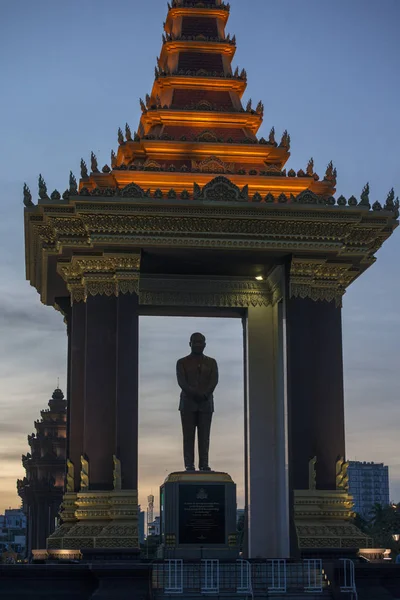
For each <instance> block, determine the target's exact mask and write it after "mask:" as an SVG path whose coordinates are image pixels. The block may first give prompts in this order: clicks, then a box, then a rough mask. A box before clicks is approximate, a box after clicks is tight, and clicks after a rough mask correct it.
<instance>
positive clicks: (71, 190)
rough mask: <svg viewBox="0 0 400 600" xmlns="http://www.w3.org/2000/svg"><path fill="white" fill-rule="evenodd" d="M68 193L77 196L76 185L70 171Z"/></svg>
mask: <svg viewBox="0 0 400 600" xmlns="http://www.w3.org/2000/svg"><path fill="white" fill-rule="evenodd" d="M69 193H70V194H72V195H77V194H78V184H77V181H76V178H75V175H74V174H73V173H72V171H70V172H69Z"/></svg>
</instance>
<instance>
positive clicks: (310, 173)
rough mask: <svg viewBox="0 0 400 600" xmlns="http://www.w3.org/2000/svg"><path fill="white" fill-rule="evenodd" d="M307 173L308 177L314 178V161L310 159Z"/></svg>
mask: <svg viewBox="0 0 400 600" xmlns="http://www.w3.org/2000/svg"><path fill="white" fill-rule="evenodd" d="M306 173H307V176H308V177H314V159H313V158H310V160H309V161H308V164H307V169H306Z"/></svg>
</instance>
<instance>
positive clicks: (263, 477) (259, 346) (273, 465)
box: [244, 303, 289, 558]
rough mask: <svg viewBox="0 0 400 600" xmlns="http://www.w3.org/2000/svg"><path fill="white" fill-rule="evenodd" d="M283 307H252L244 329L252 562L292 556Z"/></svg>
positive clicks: (247, 491) (250, 556) (247, 475)
mask: <svg viewBox="0 0 400 600" xmlns="http://www.w3.org/2000/svg"><path fill="white" fill-rule="evenodd" d="M282 307H283V305H282V303H278V304H275V305H274V306H256V307H253V306H251V307H249V308H248V311H247V322H246V323H245V328H244V329H245V360H246V390H245V391H246V411H245V418H246V435H245V438H246V465H245V469H246V495H247V505H248V506H247V508H248V555H249V558H268V557H270V558H285V557H288V556H289V513H288V485H287V426H286V406H285V405H286V401H285V398H286V383H285V361H284V349H285V346H284V323H283V308H282Z"/></svg>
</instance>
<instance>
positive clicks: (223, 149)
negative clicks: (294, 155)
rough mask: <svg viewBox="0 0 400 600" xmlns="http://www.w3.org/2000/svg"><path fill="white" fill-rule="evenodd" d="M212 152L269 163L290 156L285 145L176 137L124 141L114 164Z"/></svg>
mask: <svg viewBox="0 0 400 600" xmlns="http://www.w3.org/2000/svg"><path fill="white" fill-rule="evenodd" d="M210 154H214V155H217V156H220V157H223V158H224V160H226V161H236V162H253V161H256V162H269V163H278V164H280V165H282V166H283V165H285V163H286V162H287V160H288V159H289V157H290V153H289V151H288V150H287V148H283V147H282V146H273V145H269V144H238V143H236V144H226V143H220V142H196V141H193V142H189V141H186V142H181V141H176V140H168V141H165V140H145V139H142V140H140V142H126V143H125V144H121V146H120V147H119V149H118V156H117V165H118V166H120V165H121V164H122V163H125V164H127V163H130V162H131V161H132V160H133V159H134V158H135V157H146V156H148V157H150V158H156V157H159V160H167V159H171V160H180V159H183V158H186V157H187V158H200V159H201V158H205V157H207V156H210Z"/></svg>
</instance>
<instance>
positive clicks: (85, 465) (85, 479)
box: [81, 456, 89, 492]
mask: <svg viewBox="0 0 400 600" xmlns="http://www.w3.org/2000/svg"><path fill="white" fill-rule="evenodd" d="M88 491H89V462H88V461H87V460H86V458H85V457H84V456H81V492H88Z"/></svg>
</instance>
